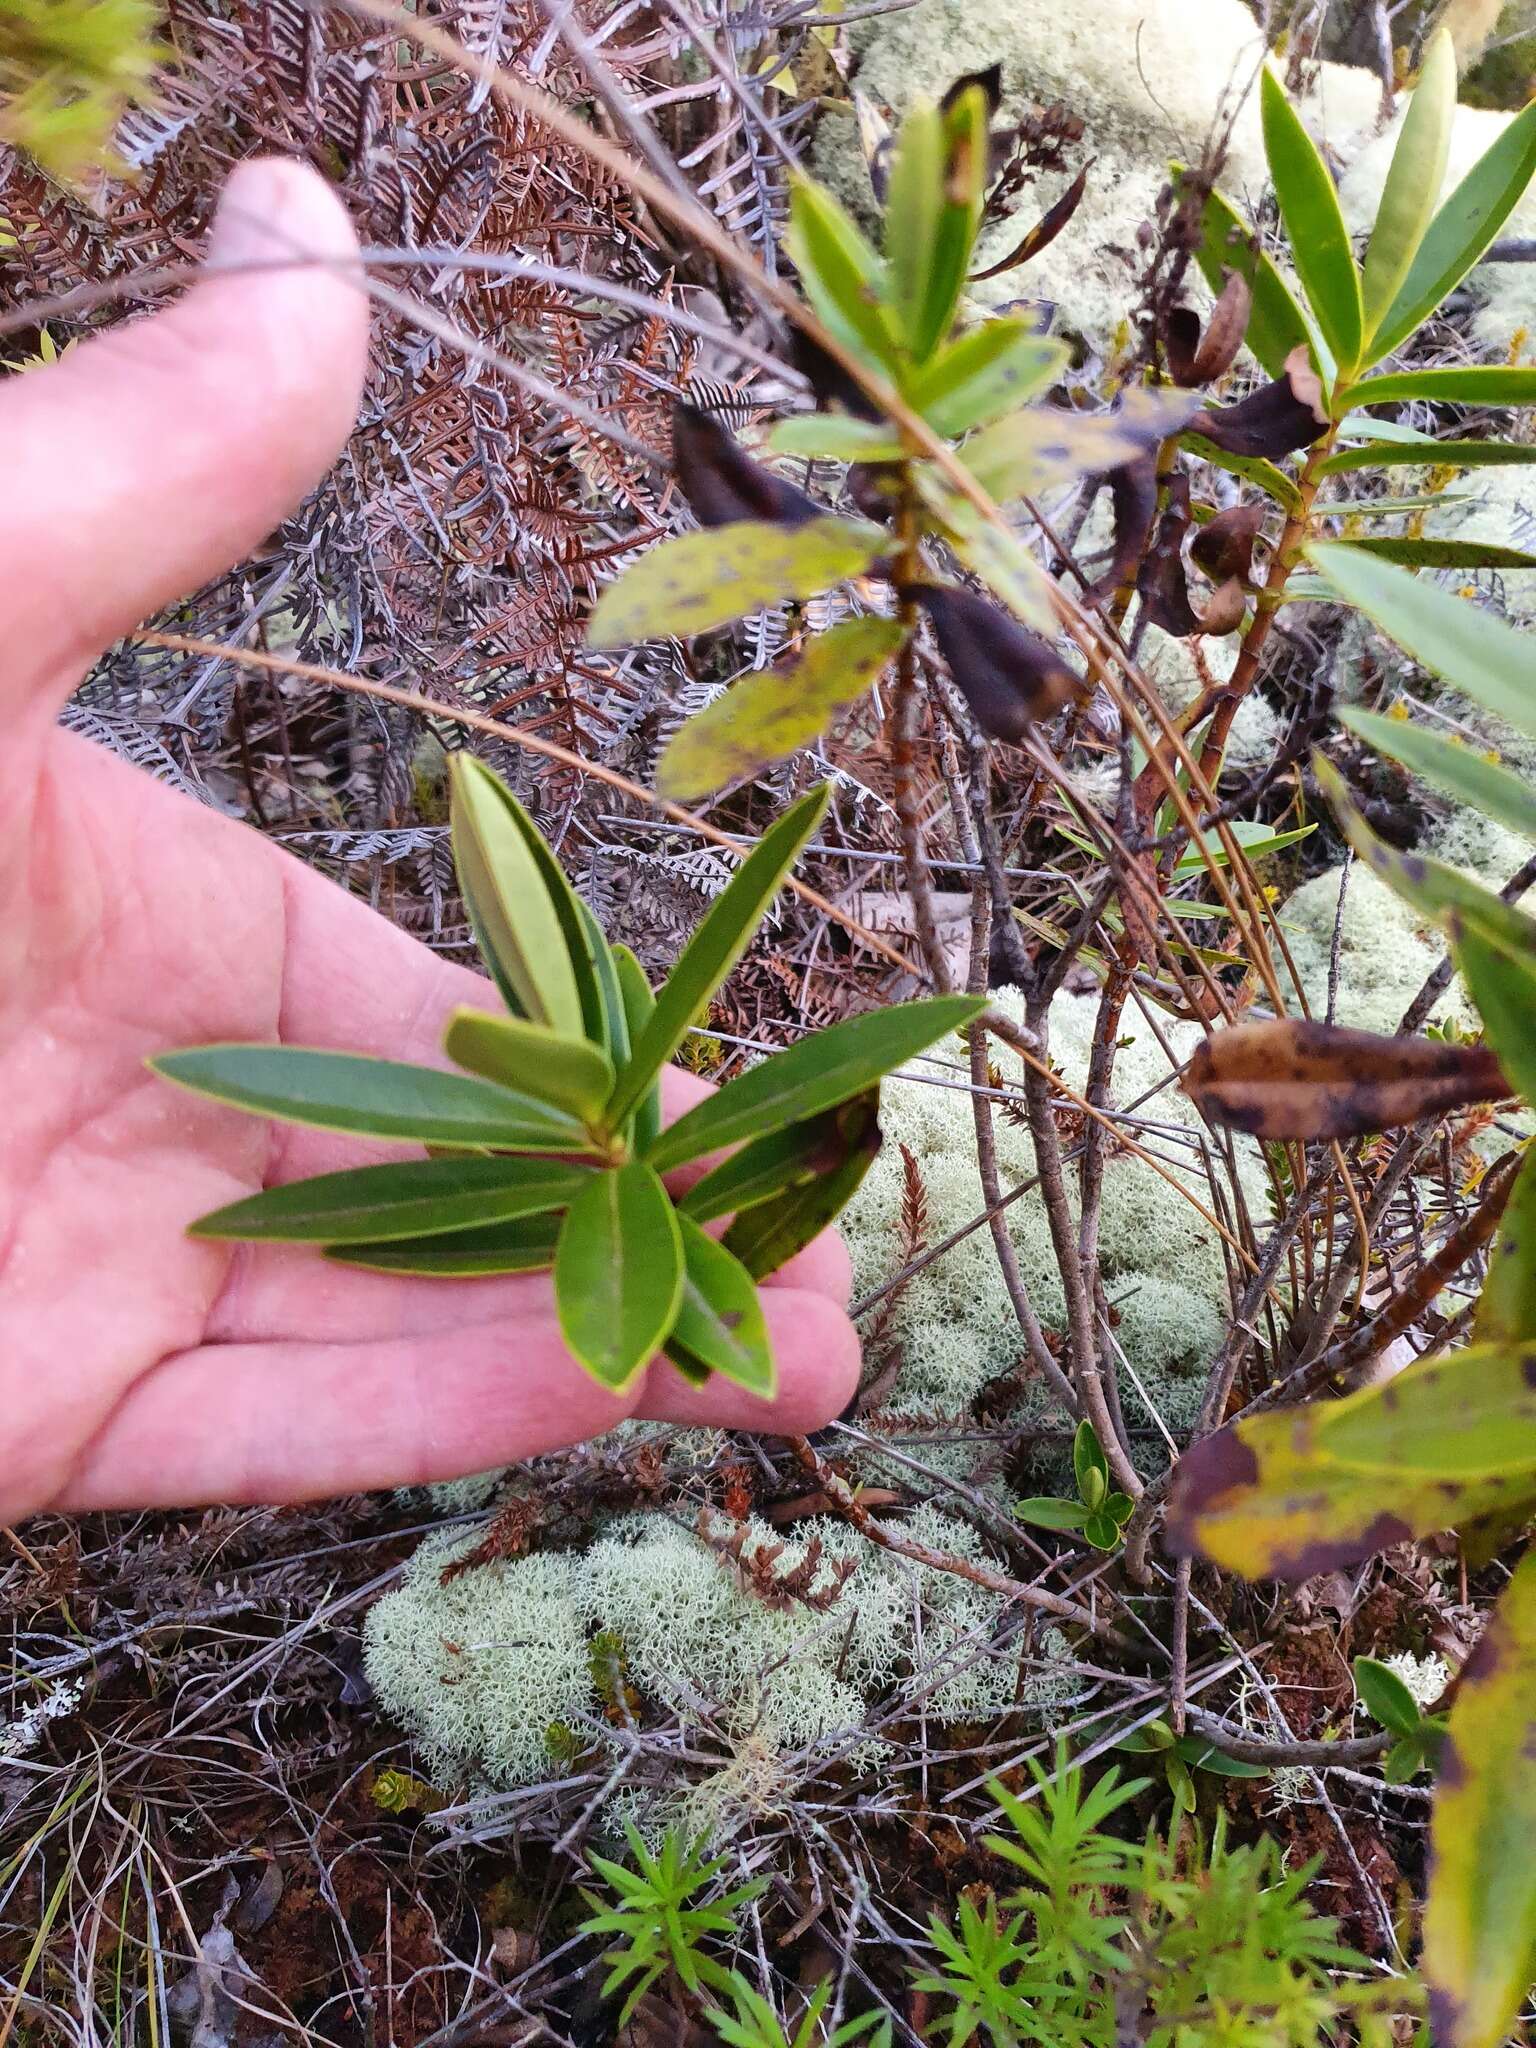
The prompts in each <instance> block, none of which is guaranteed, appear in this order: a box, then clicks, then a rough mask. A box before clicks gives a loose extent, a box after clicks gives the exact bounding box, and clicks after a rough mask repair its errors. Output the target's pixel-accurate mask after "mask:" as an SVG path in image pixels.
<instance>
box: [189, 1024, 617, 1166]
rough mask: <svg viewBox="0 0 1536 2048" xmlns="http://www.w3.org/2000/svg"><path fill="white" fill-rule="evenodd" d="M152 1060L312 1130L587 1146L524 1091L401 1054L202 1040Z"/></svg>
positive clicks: (539, 1147)
mask: <svg viewBox="0 0 1536 2048" xmlns="http://www.w3.org/2000/svg"><path fill="white" fill-rule="evenodd" d="M149 1065H150V1066H151V1067H153V1068H154V1070H155V1072H156V1073H157V1074H163V1075H164V1077H165V1079H166V1080H168V1081H174V1082H175V1083H176V1084H177V1086H178V1087H181V1088H189V1089H191V1091H192V1093H193V1094H194V1095H211V1096H212V1097H213V1098H214V1100H215V1101H217V1102H228V1103H230V1104H232V1105H233V1106H234V1107H235V1108H236V1109H248V1110H250V1111H252V1112H253V1113H254V1114H256V1115H257V1116H274V1117H280V1118H281V1119H282V1120H283V1121H284V1122H285V1123H291V1124H308V1125H311V1126H312V1127H313V1128H315V1129H316V1130H322V1131H349V1132H352V1133H353V1134H355V1135H356V1136H358V1137H364V1138H403V1139H407V1140H409V1141H410V1142H411V1143H413V1144H417V1145H426V1144H437V1145H471V1146H484V1145H494V1146H496V1147H497V1148H498V1149H499V1150H501V1151H504V1152H586V1151H589V1150H590V1149H591V1147H590V1145H589V1143H588V1139H587V1135H586V1133H585V1131H583V1130H582V1128H581V1126H580V1124H578V1123H575V1122H573V1121H572V1120H571V1119H570V1118H568V1117H560V1116H556V1115H555V1114H554V1113H553V1112H552V1111H551V1110H548V1109H546V1108H544V1106H543V1105H542V1104H541V1103H538V1102H535V1101H533V1100H532V1098H531V1097H527V1096H521V1095H514V1094H513V1093H512V1092H511V1090H510V1089H507V1088H498V1087H495V1086H493V1085H492V1084H491V1083H490V1082H489V1081H477V1080H474V1079H472V1078H471V1077H470V1076H469V1075H467V1074H448V1073H443V1072H440V1071H439V1070H438V1069H437V1068H436V1067H414V1066H407V1065H405V1064H404V1063H403V1062H402V1061H400V1060H376V1059H369V1058H365V1057H364V1056H363V1055H362V1054H360V1053H350V1052H316V1051H311V1050H310V1049H309V1048H308V1047H305V1046H297V1045H199V1046H194V1047H192V1048H191V1049H190V1050H189V1051H186V1052H168V1053H162V1054H161V1055H160V1056H159V1058H158V1059H153V1060H151V1061H150V1062H149Z"/></svg>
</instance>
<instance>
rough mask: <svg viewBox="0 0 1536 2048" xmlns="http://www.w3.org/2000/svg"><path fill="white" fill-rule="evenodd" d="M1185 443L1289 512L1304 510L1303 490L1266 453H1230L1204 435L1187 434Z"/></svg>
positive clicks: (1329, 508) (1201, 459)
mask: <svg viewBox="0 0 1536 2048" xmlns="http://www.w3.org/2000/svg"><path fill="white" fill-rule="evenodd" d="M1181 439H1182V444H1183V446H1184V447H1185V448H1187V449H1188V451H1189V453H1190V454H1191V455H1194V456H1198V457H1199V459H1200V461H1202V462H1209V463H1210V464H1211V466H1212V467H1213V468H1214V469H1224V470H1226V471H1227V472H1228V473H1229V474H1230V475H1232V476H1240V477H1242V478H1243V480H1244V481H1245V482H1246V483H1250V484H1253V485H1254V486H1255V487H1256V488H1257V489H1259V490H1261V491H1263V492H1264V493H1265V495H1266V496H1267V497H1271V498H1273V499H1274V501H1275V503H1276V504H1277V505H1283V506H1284V508H1285V510H1286V511H1287V512H1299V511H1300V510H1301V492H1300V491H1299V490H1298V489H1297V488H1296V485H1295V484H1294V483H1293V482H1292V481H1291V479H1290V478H1289V477H1288V476H1287V475H1286V473H1285V471H1284V470H1283V469H1277V468H1276V466H1275V465H1274V463H1272V462H1266V461H1265V459H1264V457H1263V456H1262V455H1229V454H1228V452H1227V450H1226V449H1225V448H1218V447H1217V446H1216V443H1215V442H1214V441H1207V439H1206V438H1205V436H1204V434H1185V435H1183V436H1182V437H1181ZM1328 510H1329V511H1332V510H1333V507H1332V506H1329V507H1328Z"/></svg>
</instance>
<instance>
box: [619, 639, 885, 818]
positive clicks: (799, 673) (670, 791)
mask: <svg viewBox="0 0 1536 2048" xmlns="http://www.w3.org/2000/svg"><path fill="white" fill-rule="evenodd" d="M904 638H905V633H904V630H903V628H902V627H901V626H899V625H898V624H897V623H896V621H895V620H894V619H847V620H845V621H844V622H843V624H842V625H840V626H833V627H832V628H831V630H830V631H828V632H826V633H821V634H819V635H818V636H817V637H816V638H815V639H814V640H812V641H811V642H810V644H809V646H808V647H807V648H806V650H805V652H804V653H803V654H802V655H801V657H800V659H799V660H798V661H796V662H794V663H793V664H791V666H790V667H788V668H784V669H764V670H762V671H761V672H760V673H758V674H756V675H750V676H744V677H743V678H742V680H741V681H740V682H738V683H733V684H732V685H731V687H730V689H728V690H727V691H726V692H725V693H724V695H723V696H720V697H717V698H716V699H715V701H714V703H713V704H710V705H708V706H707V707H706V708H705V709H704V710H703V711H701V712H699V714H698V716H697V717H695V718H690V719H689V721H688V723H687V724H686V725H685V726H683V728H682V729H681V731H679V732H678V733H677V734H676V735H675V736H674V738H673V740H672V743H671V745H670V746H669V747H668V748H667V751H666V752H665V754H663V756H662V758H661V766H660V767H659V769H658V770H657V774H656V786H657V788H658V789H659V790H660V791H661V792H662V794H663V795H664V796H676V797H697V796H704V795H705V794H706V793H707V792H708V791H710V790H712V789H719V788H720V787H721V785H722V784H723V783H727V782H734V781H735V779H736V778H737V776H739V775H755V774H756V773H757V771H758V770H759V769H760V768H766V767H767V766H768V765H769V764H770V763H771V762H774V761H782V760H783V759H784V757H785V756H786V755H787V754H793V753H794V752H795V751H796V749H797V748H799V747H806V746H809V745H810V743H811V741H812V740H814V739H815V738H817V736H818V735H819V734H820V733H822V732H823V731H824V730H825V729H826V727H827V726H828V725H829V724H830V723H831V722H832V720H833V719H834V718H835V717H836V716H837V714H838V713H839V712H840V711H846V710H847V709H848V707H849V705H851V704H854V703H856V702H857V701H858V699H859V698H860V697H862V696H863V694H864V692H865V691H866V690H867V689H868V688H869V686H870V684H871V683H873V682H874V681H876V679H877V678H878V677H879V674H880V672H881V670H882V669H883V668H884V667H885V665H886V663H887V662H888V661H889V660H890V658H891V656H892V655H893V654H894V653H895V652H896V650H897V648H898V647H899V646H900V645H901V643H902V640H903V639H904Z"/></svg>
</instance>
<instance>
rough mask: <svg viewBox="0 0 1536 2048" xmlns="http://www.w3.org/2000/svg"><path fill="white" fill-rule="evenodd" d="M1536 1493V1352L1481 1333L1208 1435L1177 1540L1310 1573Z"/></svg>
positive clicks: (1295, 1574)
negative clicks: (1484, 1340) (1332, 1395)
mask: <svg viewBox="0 0 1536 2048" xmlns="http://www.w3.org/2000/svg"><path fill="white" fill-rule="evenodd" d="M1533 1495H1536V1350H1533V1349H1531V1348H1523V1347H1519V1346H1514V1347H1511V1346H1505V1345H1478V1346H1476V1347H1471V1348H1469V1349H1467V1350H1465V1351H1457V1352H1452V1353H1450V1354H1449V1355H1447V1356H1443V1357H1438V1358H1427V1359H1421V1360H1419V1361H1418V1363H1417V1364H1414V1365H1410V1366H1409V1367H1408V1368H1407V1369H1406V1371H1404V1372H1401V1373H1399V1374H1397V1375H1396V1377H1395V1378H1393V1379H1392V1380H1390V1381H1389V1382H1387V1383H1386V1384H1385V1385H1383V1386H1376V1387H1368V1388H1366V1389H1364V1390H1363V1391H1362V1392H1361V1393H1358V1394H1350V1395H1347V1396H1346V1397H1345V1398H1344V1399H1343V1400H1340V1401H1324V1402H1317V1403H1314V1404H1313V1405H1312V1406H1310V1407H1307V1408H1290V1409H1279V1410H1275V1411H1274V1412H1272V1413H1269V1414H1264V1415H1255V1416H1251V1417H1249V1418H1248V1419H1247V1420H1246V1421H1243V1422H1238V1423H1235V1424H1233V1425H1231V1426H1230V1427H1229V1428H1227V1429H1224V1430H1220V1431H1218V1432H1217V1433H1216V1434H1215V1435H1214V1436H1210V1437H1207V1438H1205V1439H1204V1440H1203V1441H1202V1442H1201V1443H1199V1444H1197V1445H1196V1446H1195V1447H1194V1449H1193V1450H1191V1451H1188V1452H1186V1453H1185V1455H1184V1457H1183V1458H1182V1459H1181V1461H1180V1463H1179V1466H1178V1468H1177V1473H1176V1477H1175V1481H1174V1489H1173V1496H1172V1500H1171V1503H1170V1510H1169V1524H1168V1541H1169V1544H1170V1546H1171V1547H1172V1548H1173V1549H1174V1550H1176V1551H1178V1552H1182V1553H1187V1552H1188V1551H1190V1550H1191V1549H1194V1548H1198V1549H1199V1550H1200V1551H1202V1552H1203V1553H1204V1555H1205V1556H1207V1557H1209V1558H1211V1559H1213V1560H1214V1561H1215V1562H1216V1563H1217V1564H1220V1565H1222V1566H1224V1567H1225V1568H1226V1569H1228V1570H1230V1571H1237V1572H1241V1573H1243V1574H1244V1575H1245V1576H1246V1577H1248V1578H1279V1579H1293V1580H1294V1579H1304V1578H1310V1577H1312V1576H1313V1574H1314V1573H1317V1572H1322V1571H1332V1570H1334V1569H1336V1568H1337V1567H1340V1566H1343V1565H1348V1564H1353V1563H1355V1562H1357V1561H1358V1560H1359V1559H1360V1558H1362V1557H1367V1556H1369V1555H1370V1554H1371V1553H1372V1552H1373V1551H1377V1550H1383V1549H1386V1548H1388V1547H1389V1546H1390V1545H1392V1544H1395V1543H1406V1542H1408V1541H1410V1540H1411V1539H1412V1538H1415V1537H1419V1536H1428V1535H1431V1534H1433V1533H1434V1532H1435V1531H1437V1530H1440V1529H1447V1528H1452V1527H1454V1526H1455V1525H1456V1524H1457V1523H1458V1522H1463V1521H1467V1520H1470V1519H1472V1518H1473V1517H1474V1516H1477V1515H1481V1514H1488V1513H1491V1512H1493V1511H1495V1510H1500V1509H1504V1508H1507V1507H1511V1506H1514V1505H1515V1504H1516V1503H1518V1502H1520V1501H1523V1500H1526V1499H1528V1498H1530V1497H1532V1496H1533Z"/></svg>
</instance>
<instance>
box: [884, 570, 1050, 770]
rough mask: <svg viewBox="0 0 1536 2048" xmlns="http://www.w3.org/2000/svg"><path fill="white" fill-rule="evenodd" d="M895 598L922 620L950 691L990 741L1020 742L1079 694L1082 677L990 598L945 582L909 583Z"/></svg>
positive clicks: (1036, 635)
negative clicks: (916, 608) (906, 601)
mask: <svg viewBox="0 0 1536 2048" xmlns="http://www.w3.org/2000/svg"><path fill="white" fill-rule="evenodd" d="M901 595H902V596H903V597H904V598H910V599H913V600H915V602H916V603H918V604H920V605H921V606H922V608H923V610H924V611H925V612H926V613H927V614H928V617H929V619H930V620H931V622H932V624H933V632H934V638H935V639H936V640H937V641H938V643H939V651H940V652H941V653H942V655H943V656H944V659H945V661H946V662H947V663H948V665H949V672H950V675H951V676H952V677H953V679H954V683H955V687H956V689H958V690H959V692H960V694H961V695H962V696H963V697H964V698H965V701H966V703H967V704H969V706H970V707H971V712H972V715H973V716H974V718H975V720H976V723H977V724H978V725H979V726H980V727H981V729H982V731H983V732H985V733H988V734H989V735H990V736H991V737H992V738H993V739H997V740H1012V741H1018V740H1021V739H1023V737H1024V735H1025V734H1026V733H1027V732H1028V731H1029V728H1030V727H1031V726H1032V725H1034V724H1036V723H1037V722H1038V721H1039V720H1040V719H1042V718H1049V717H1050V716H1051V714H1052V712H1054V711H1057V710H1059V709H1060V708H1061V706H1062V705H1063V704H1065V703H1066V702H1067V701H1068V700H1069V699H1070V698H1072V697H1075V696H1078V695H1079V694H1081V692H1082V689H1083V684H1082V681H1081V679H1080V678H1079V677H1077V676H1075V675H1074V674H1073V673H1072V671H1071V669H1069V668H1068V667H1067V665H1066V663H1065V662H1064V661H1063V660H1062V658H1061V656H1060V655H1059V654H1058V653H1057V652H1056V650H1055V648H1053V647H1051V646H1049V645H1048V644H1047V643H1046V642H1045V641H1044V640H1042V639H1041V638H1040V637H1039V635H1038V634H1036V633H1031V632H1029V631H1028V630H1027V629H1026V628H1025V627H1023V626H1021V625H1020V624H1019V622H1018V620H1017V619H1012V618H1010V617H1009V616H1008V614H1007V613H1006V612H1005V611H1003V610H1002V609H1001V608H1000V607H999V606H997V605H995V604H993V603H991V601H990V600H989V599H987V598H984V597H978V596H977V595H976V594H975V592H973V591H969V590H960V589H957V588H956V587H955V586H954V585H953V584H949V583H913V584H908V585H905V586H903V588H902V591H901Z"/></svg>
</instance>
